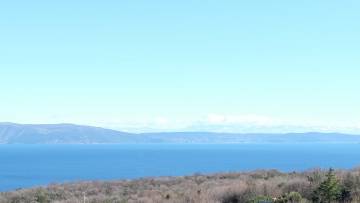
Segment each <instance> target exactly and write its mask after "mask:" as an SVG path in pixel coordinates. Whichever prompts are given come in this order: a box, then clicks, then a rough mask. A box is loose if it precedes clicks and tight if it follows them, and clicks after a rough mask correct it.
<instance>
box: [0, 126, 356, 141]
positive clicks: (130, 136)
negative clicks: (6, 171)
mask: <svg viewBox="0 0 360 203" xmlns="http://www.w3.org/2000/svg"><path fill="white" fill-rule="evenodd" d="M0 143H1V144H117V143H179V144H180V143H360V135H350V134H340V133H317V132H309V133H287V134H266V133H252V134H239V133H212V132H159V133H139V134H135V133H126V132H121V131H116V130H110V129H105V128H99V127H92V126H82V125H74V124H15V123H0Z"/></svg>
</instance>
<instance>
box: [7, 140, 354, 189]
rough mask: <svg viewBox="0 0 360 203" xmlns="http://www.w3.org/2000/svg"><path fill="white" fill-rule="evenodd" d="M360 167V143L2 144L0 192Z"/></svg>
mask: <svg viewBox="0 0 360 203" xmlns="http://www.w3.org/2000/svg"><path fill="white" fill-rule="evenodd" d="M356 166H360V144H224V145H210V144H209V145H206V144H204V145H198V144H187V145H186V144H170V145H167V144H147V145H140V144H137V145H0V191H6V190H11V189H16V188H24V187H31V186H37V185H46V184H49V183H54V182H68V181H78V180H108V179H133V178H139V177H151V176H177V175H191V174H193V173H197V172H200V173H214V172H229V171H246V170H254V169H278V170H281V171H293V170H297V171H302V170H306V169H310V168H315V167H321V168H328V167H334V168H345V169H347V168H352V167H356Z"/></svg>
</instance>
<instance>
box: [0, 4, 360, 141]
mask: <svg viewBox="0 0 360 203" xmlns="http://www.w3.org/2000/svg"><path fill="white" fill-rule="evenodd" d="M359 6H360V2H356V1H342V2H335V1H334V2H330V1H324V0H321V1H316V2H314V1H311V0H305V1H301V2H290V1H282V0H281V1H271V2H259V1H251V2H239V1H226V2H217V1H196V2H194V1H181V2H167V1H151V2H150V1H142V2H141V3H139V2H135V1H121V2H119V1H107V2H89V1H76V2H73V1H69V0H64V1H61V2H46V1H31V2H30V1H29V2H27V1H21V3H19V2H2V3H0V25H1V27H2V32H0V44H1V47H0V67H1V68H0V92H1V94H2V98H1V100H0V121H3V122H15V123H75V124H81V125H92V126H99V127H105V128H111V129H118V130H120V129H122V130H125V131H132V132H142V131H152V130H155V131H159V130H161V131H176V130H189V131H194V130H196V131H224V132H243V133H246V132H279V133H281V132H306V131H317V132H342V133H355V134H360V108H359V103H360V95H359V94H358V89H359V86H360V83H359V75H360V69H359V67H360V60H359V46H360V40H359V37H358V36H359V35H360V26H359V23H358V21H359V20H360V13H359V12H358V8H359Z"/></svg>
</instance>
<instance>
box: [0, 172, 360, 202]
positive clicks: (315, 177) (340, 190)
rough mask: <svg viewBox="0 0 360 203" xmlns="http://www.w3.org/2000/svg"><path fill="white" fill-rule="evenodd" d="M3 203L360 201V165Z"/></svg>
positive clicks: (26, 192)
mask: <svg viewBox="0 0 360 203" xmlns="http://www.w3.org/2000/svg"><path fill="white" fill-rule="evenodd" d="M0 202H1V203H7V202H13V203H27V202H29V203H30V202H31V203H33V202H40V203H46V202H57V203H60V202H61V203H65V202H69V203H70V202H71V203H73V202H79V203H80V202H87V203H91V202H94V203H95V202H101V203H110V202H114V203H115V202H117V203H126V202H129V203H130V202H138V203H155V202H156V203H162V202H164V203H166V202H175V203H183V202H184V203H185V202H189V203H215V202H218V203H240V202H241V203H285V202H290V203H299V202H302V203H306V202H321V203H331V202H360V169H353V170H349V171H344V170H336V171H334V170H332V169H330V170H320V169H319V170H317V169H316V170H311V171H306V172H301V173H296V172H293V173H281V172H278V171H275V170H270V171H255V172H247V173H226V174H214V175H200V174H197V175H193V176H187V177H163V178H155V179H152V178H147V179H140V180H133V181H112V182H81V183H71V184H55V185H49V186H48V187H46V188H33V189H21V190H16V191H12V192H4V193H0Z"/></svg>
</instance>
